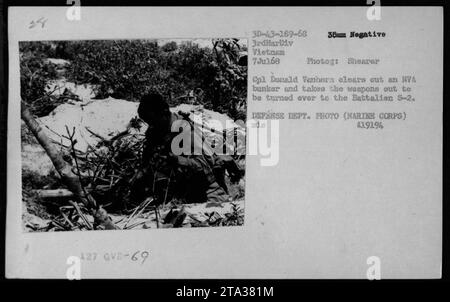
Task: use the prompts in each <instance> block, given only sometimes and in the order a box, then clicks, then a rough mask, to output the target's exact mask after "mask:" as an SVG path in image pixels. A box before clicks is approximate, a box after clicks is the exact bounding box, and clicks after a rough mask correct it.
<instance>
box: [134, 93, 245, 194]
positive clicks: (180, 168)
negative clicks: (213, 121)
mask: <svg viewBox="0 0 450 302" xmlns="http://www.w3.org/2000/svg"><path fill="white" fill-rule="evenodd" d="M138 114H139V117H140V118H141V119H142V120H144V121H145V122H146V123H147V124H148V126H149V127H148V130H147V132H146V142H145V145H144V150H143V154H142V160H143V170H142V171H141V172H140V173H139V175H137V177H136V178H137V180H138V182H137V183H140V185H138V186H141V187H140V188H139V187H138V188H137V190H139V189H142V186H146V185H147V186H149V185H151V184H152V186H153V187H154V185H153V182H154V181H155V177H153V181H152V179H151V178H152V177H151V174H153V175H156V174H162V175H165V176H166V178H169V179H170V180H171V181H172V183H173V186H174V191H175V194H174V195H175V196H176V197H179V198H182V199H184V200H185V201H186V202H188V203H199V202H218V203H220V202H225V201H229V200H230V196H229V194H228V188H227V185H226V183H225V171H228V173H229V175H230V177H231V178H232V179H233V180H234V181H237V180H239V178H240V177H241V176H242V174H243V172H242V171H241V170H240V168H239V167H238V165H237V164H236V162H235V161H234V159H233V158H232V157H231V156H227V155H216V154H214V153H213V152H212V151H210V150H209V149H205V146H203V144H202V138H201V137H200V136H199V134H198V133H197V134H196V135H195V132H194V135H193V136H192V139H191V140H190V142H191V144H192V148H191V150H194V148H197V149H196V150H202V152H201V154H188V155H185V154H182V155H175V154H174V153H173V151H172V150H171V145H172V140H173V138H174V137H175V136H177V135H178V134H179V132H172V125H174V123H176V122H179V121H181V120H183V121H185V122H184V123H186V122H188V121H186V120H185V119H184V117H183V116H182V115H180V114H177V113H172V112H171V111H170V110H169V105H168V104H167V102H166V101H165V100H164V98H163V97H162V96H161V95H159V94H148V95H145V96H144V97H143V98H142V100H141V102H140V104H139V108H138ZM143 179H147V181H146V184H144V183H142V180H143ZM139 180H141V181H139ZM152 193H153V194H154V193H155V192H152Z"/></svg>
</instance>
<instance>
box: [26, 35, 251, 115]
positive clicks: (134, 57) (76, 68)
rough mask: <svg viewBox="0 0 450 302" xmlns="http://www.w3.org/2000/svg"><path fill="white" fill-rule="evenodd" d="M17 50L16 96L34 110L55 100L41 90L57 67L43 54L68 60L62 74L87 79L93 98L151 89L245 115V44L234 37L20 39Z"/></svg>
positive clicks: (43, 110) (131, 95)
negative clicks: (205, 42) (203, 40)
mask: <svg viewBox="0 0 450 302" xmlns="http://www.w3.org/2000/svg"><path fill="white" fill-rule="evenodd" d="M20 51H21V62H20V63H21V88H22V99H23V100H24V101H25V102H26V103H27V104H29V105H30V108H31V110H32V112H33V113H34V114H37V115H38V116H41V115H45V114H48V112H49V111H51V110H52V109H53V108H54V107H55V106H56V105H57V103H58V102H59V101H60V100H58V99H57V98H56V97H54V96H52V95H49V94H48V93H46V92H45V87H46V85H47V84H48V81H49V80H52V79H54V78H56V77H57V73H56V72H55V66H54V65H53V64H51V63H46V62H45V60H44V58H46V57H54V58H61V59H66V60H68V61H70V62H71V64H70V65H69V67H68V70H67V71H66V74H65V76H66V78H67V79H68V80H69V81H73V82H75V83H77V84H93V85H94V87H95V94H96V97H97V98H106V97H109V96H111V97H114V98H120V99H126V100H129V101H139V100H140V98H141V97H142V96H143V95H144V94H145V93H148V92H150V91H157V92H159V93H161V94H162V95H164V96H166V97H167V99H168V101H169V104H170V105H177V104H179V103H185V102H194V103H199V104H203V105H204V106H205V107H206V108H208V109H212V110H215V111H218V112H222V113H226V114H228V115H229V116H231V117H232V118H234V119H242V120H245V115H246V98H247V93H246V90H247V63H246V49H245V46H244V47H243V46H241V45H240V43H239V41H238V39H217V40H211V47H200V46H198V45H197V44H195V43H189V42H185V43H181V44H177V43H176V42H174V41H172V42H169V43H166V44H164V45H161V46H160V45H158V43H157V42H155V41H152V40H118V41H116V40H95V41H58V42H23V43H21V44H20Z"/></svg>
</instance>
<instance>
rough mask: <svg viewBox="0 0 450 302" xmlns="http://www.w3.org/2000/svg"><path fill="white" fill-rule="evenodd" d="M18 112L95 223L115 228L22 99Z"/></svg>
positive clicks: (108, 228) (111, 228)
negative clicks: (89, 212)
mask: <svg viewBox="0 0 450 302" xmlns="http://www.w3.org/2000/svg"><path fill="white" fill-rule="evenodd" d="M20 113H21V117H22V120H23V121H24V122H25V124H26V125H27V127H28V128H29V129H30V131H31V132H32V133H33V135H34V136H35V137H36V139H37V141H38V142H39V144H40V145H41V146H42V147H43V148H44V150H45V152H46V153H47V155H48V157H50V160H51V161H52V163H53V165H54V166H55V169H56V171H57V172H58V174H59V175H60V177H61V180H62V181H63V183H64V184H65V185H66V186H67V187H68V188H69V190H70V191H71V192H72V193H73V194H74V196H75V198H76V200H77V201H78V202H81V203H82V204H84V206H86V208H88V209H89V210H90V211H91V214H92V216H94V223H95V225H101V226H103V227H104V228H105V229H107V230H113V229H116V226H115V225H114V223H113V222H112V220H111V218H110V217H109V216H108V213H107V212H106V210H105V209H103V208H102V207H101V206H99V205H97V203H96V201H95V200H94V198H93V197H92V196H91V195H90V194H89V193H87V192H86V190H84V189H83V187H82V185H81V182H80V180H79V178H78V176H77V175H75V174H74V173H73V172H72V166H71V165H70V164H69V163H67V162H66V161H65V160H64V159H63V158H62V156H61V154H60V153H59V152H58V149H56V147H55V146H54V144H53V143H52V142H51V140H50V139H49V137H48V136H47V135H46V134H45V133H44V131H43V129H42V127H41V126H40V125H39V124H38V122H36V120H35V119H34V117H33V116H32V114H31V112H30V111H29V110H28V108H27V105H26V104H25V103H24V102H23V101H22V102H21V112H20Z"/></svg>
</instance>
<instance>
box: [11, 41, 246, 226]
mask: <svg viewBox="0 0 450 302" xmlns="http://www.w3.org/2000/svg"><path fill="white" fill-rule="evenodd" d="M19 52H20V90H21V91H20V95H21V118H22V124H21V157H22V209H23V215H22V219H23V221H22V222H23V230H24V232H57V231H87V230H104V229H107V230H110V229H117V230H131V229H158V228H187V227H219V226H242V225H243V224H244V200H245V131H246V128H245V120H246V114H247V112H246V110H247V40H246V39H239V38H217V39H136V40H118V39H117V40H67V41H66V40H65V41H20V42H19Z"/></svg>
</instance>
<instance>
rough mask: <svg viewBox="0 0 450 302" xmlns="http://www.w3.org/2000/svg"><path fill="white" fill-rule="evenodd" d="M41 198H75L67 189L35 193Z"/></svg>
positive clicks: (37, 191)
mask: <svg viewBox="0 0 450 302" xmlns="http://www.w3.org/2000/svg"><path fill="white" fill-rule="evenodd" d="M35 192H36V194H37V196H38V197H39V198H43V199H55V198H63V199H66V198H67V199H68V198H73V196H74V195H73V193H72V191H69V190H67V189H56V190H36V191H35Z"/></svg>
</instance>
